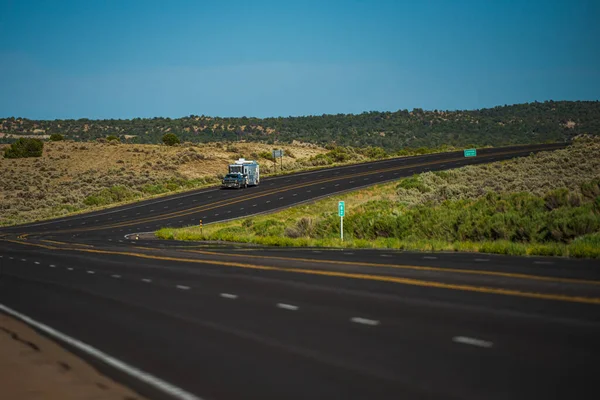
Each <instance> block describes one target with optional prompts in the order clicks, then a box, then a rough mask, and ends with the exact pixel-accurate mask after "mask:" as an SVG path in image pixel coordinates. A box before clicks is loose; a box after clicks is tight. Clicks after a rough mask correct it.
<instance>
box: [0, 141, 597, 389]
mask: <svg viewBox="0 0 600 400" xmlns="http://www.w3.org/2000/svg"><path fill="white" fill-rule="evenodd" d="M562 147H564V145H558V144H556V145H537V146H520V147H517V146H516V147H511V148H496V149H481V150H479V151H478V156H477V157H474V158H465V157H463V156H462V153H443V154H433V155H426V156H419V157H407V158H402V159H393V160H383V161H378V162H373V163H365V164H360V165H351V166H344V167H336V168H329V169H324V170H316V171H312V172H305V173H299V174H294V175H286V176H279V177H273V178H267V179H264V180H263V181H262V182H261V185H260V186H258V187H254V188H250V189H248V190H240V191H229V190H218V189H215V188H209V189H203V190H198V191H194V192H189V193H185V194H177V195H173V196H168V197H163V198H159V199H153V200H148V201H143V202H139V203H136V204H132V205H127V206H122V207H117V208H114V209H109V210H102V211H97V212H93V213H89V214H82V215H78V216H73V217H68V218H60V219H56V220H52V221H46V222H40V223H34V224H28V225H22V226H17V227H9V228H3V229H0V305H2V307H3V308H2V307H0V309H1V310H3V311H4V312H7V313H9V314H11V313H12V315H16V316H21V317H23V316H27V317H29V318H31V319H33V320H34V321H37V322H38V323H40V324H44V325H45V326H48V327H51V328H53V329H55V330H56V331H57V332H60V333H61V335H63V336H64V337H68V338H74V339H77V340H78V341H80V342H81V343H84V344H86V345H89V346H92V347H93V348H94V349H97V350H99V351H101V352H102V354H105V355H110V356H112V357H114V358H115V359H118V360H119V361H120V362H121V363H122V364H124V365H127V366H129V367H130V368H129V369H128V368H123V367H116V366H115V364H114V363H113V364H111V363H110V362H107V360H106V359H103V358H102V357H98V356H97V355H94V354H91V353H90V351H86V350H85V348H84V347H81V346H80V347H78V346H77V345H76V344H74V343H72V342H71V343H65V342H64V340H62V339H60V338H58V339H57V337H53V336H52V334H50V336H51V337H53V338H54V339H56V340H58V342H59V343H61V344H62V345H64V346H65V347H67V348H68V349H70V350H72V351H74V352H75V353H76V354H79V355H81V356H82V357H83V358H84V359H86V360H88V361H89V362H90V363H92V364H93V365H94V366H96V367H97V368H98V369H99V370H100V371H102V372H104V373H106V374H107V375H108V376H110V377H112V378H114V379H116V380H118V381H120V382H123V383H124V384H126V385H128V386H130V387H131V388H132V389H134V390H136V391H138V392H139V393H140V394H142V395H145V396H148V397H150V398H157V399H173V398H178V399H184V398H186V399H306V398H311V399H313V398H317V399H321V398H322V399H421V398H428V399H429V398H435V399H454V398H455V399H482V398H485V399H507V398H510V399H519V398H523V399H525V398H532V397H533V398H565V397H570V398H577V399H585V398H596V396H597V395H594V392H597V390H596V385H595V380H594V378H595V377H596V375H597V373H596V372H597V370H598V369H597V367H596V366H595V360H596V358H597V357H598V356H599V355H600V343H599V342H598V337H600V312H599V310H600V263H599V262H598V261H597V260H577V259H561V258H545V257H506V256H498V255H488V254H466V253H411V252H401V251H392V250H357V249H338V250H331V249H312V248H305V249H288V248H263V247H255V246H234V245H216V244H205V243H186V242H177V241H163V240H156V239H152V238H151V235H149V234H142V235H141V236H140V239H139V240H136V239H135V235H134V234H136V233H140V232H151V231H153V230H155V229H157V228H159V227H163V226H186V225H190V224H197V223H198V221H199V220H200V219H202V220H203V221H204V223H205V224H206V223H211V222H216V221H223V220H227V219H231V218H238V217H243V216H247V215H254V214H257V213H264V212H269V211H272V210H276V209H281V208H285V207H289V206H291V205H294V204H299V203H302V202H307V201H311V200H314V199H316V198H321V197H326V196H329V195H331V194H334V193H341V192H344V191H348V190H353V189H356V188H359V187H363V186H368V185H373V184H375V183H379V182H386V181H391V180H395V179H398V178H400V177H405V176H411V175H413V174H415V173H419V172H423V171H435V170H444V169H450V168H456V167H459V166H462V165H467V164H476V163H485V162H493V161H500V160H504V159H508V158H512V157H518V156H524V155H528V154H530V153H531V152H536V151H549V150H553V149H557V148H562ZM41 330H42V331H43V329H41ZM45 333H48V332H45ZM132 369H135V371H138V373H135V371H133V372H132ZM139 371H142V372H143V374H144V375H143V376H141V373H140V372H139ZM147 376H151V377H152V378H154V379H150V378H147Z"/></svg>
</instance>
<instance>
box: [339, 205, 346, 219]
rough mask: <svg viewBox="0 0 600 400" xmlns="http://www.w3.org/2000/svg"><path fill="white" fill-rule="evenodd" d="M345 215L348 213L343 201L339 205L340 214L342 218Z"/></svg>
mask: <svg viewBox="0 0 600 400" xmlns="http://www.w3.org/2000/svg"><path fill="white" fill-rule="evenodd" d="M345 213H346V205H345V204H344V202H343V201H340V202H339V203H338V214H339V216H340V217H343V216H344V214H345Z"/></svg>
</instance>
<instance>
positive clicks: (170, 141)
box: [162, 133, 180, 146]
mask: <svg viewBox="0 0 600 400" xmlns="http://www.w3.org/2000/svg"><path fill="white" fill-rule="evenodd" d="M162 141H163V143H164V144H166V145H167V146H175V145H176V144H179V143H180V141H179V138H178V137H177V135H175V134H174V133H166V134H165V135H163V137H162Z"/></svg>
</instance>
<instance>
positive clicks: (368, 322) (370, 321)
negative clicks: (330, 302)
mask: <svg viewBox="0 0 600 400" xmlns="http://www.w3.org/2000/svg"><path fill="white" fill-rule="evenodd" d="M350 321H352V322H355V323H357V324H363V325H370V326H376V325H379V321H377V320H376V319H369V318H361V317H352V318H350Z"/></svg>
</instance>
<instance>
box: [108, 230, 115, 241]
mask: <svg viewBox="0 0 600 400" xmlns="http://www.w3.org/2000/svg"><path fill="white" fill-rule="evenodd" d="M113 232H114V231H113ZM108 241H109V242H112V239H108Z"/></svg>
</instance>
